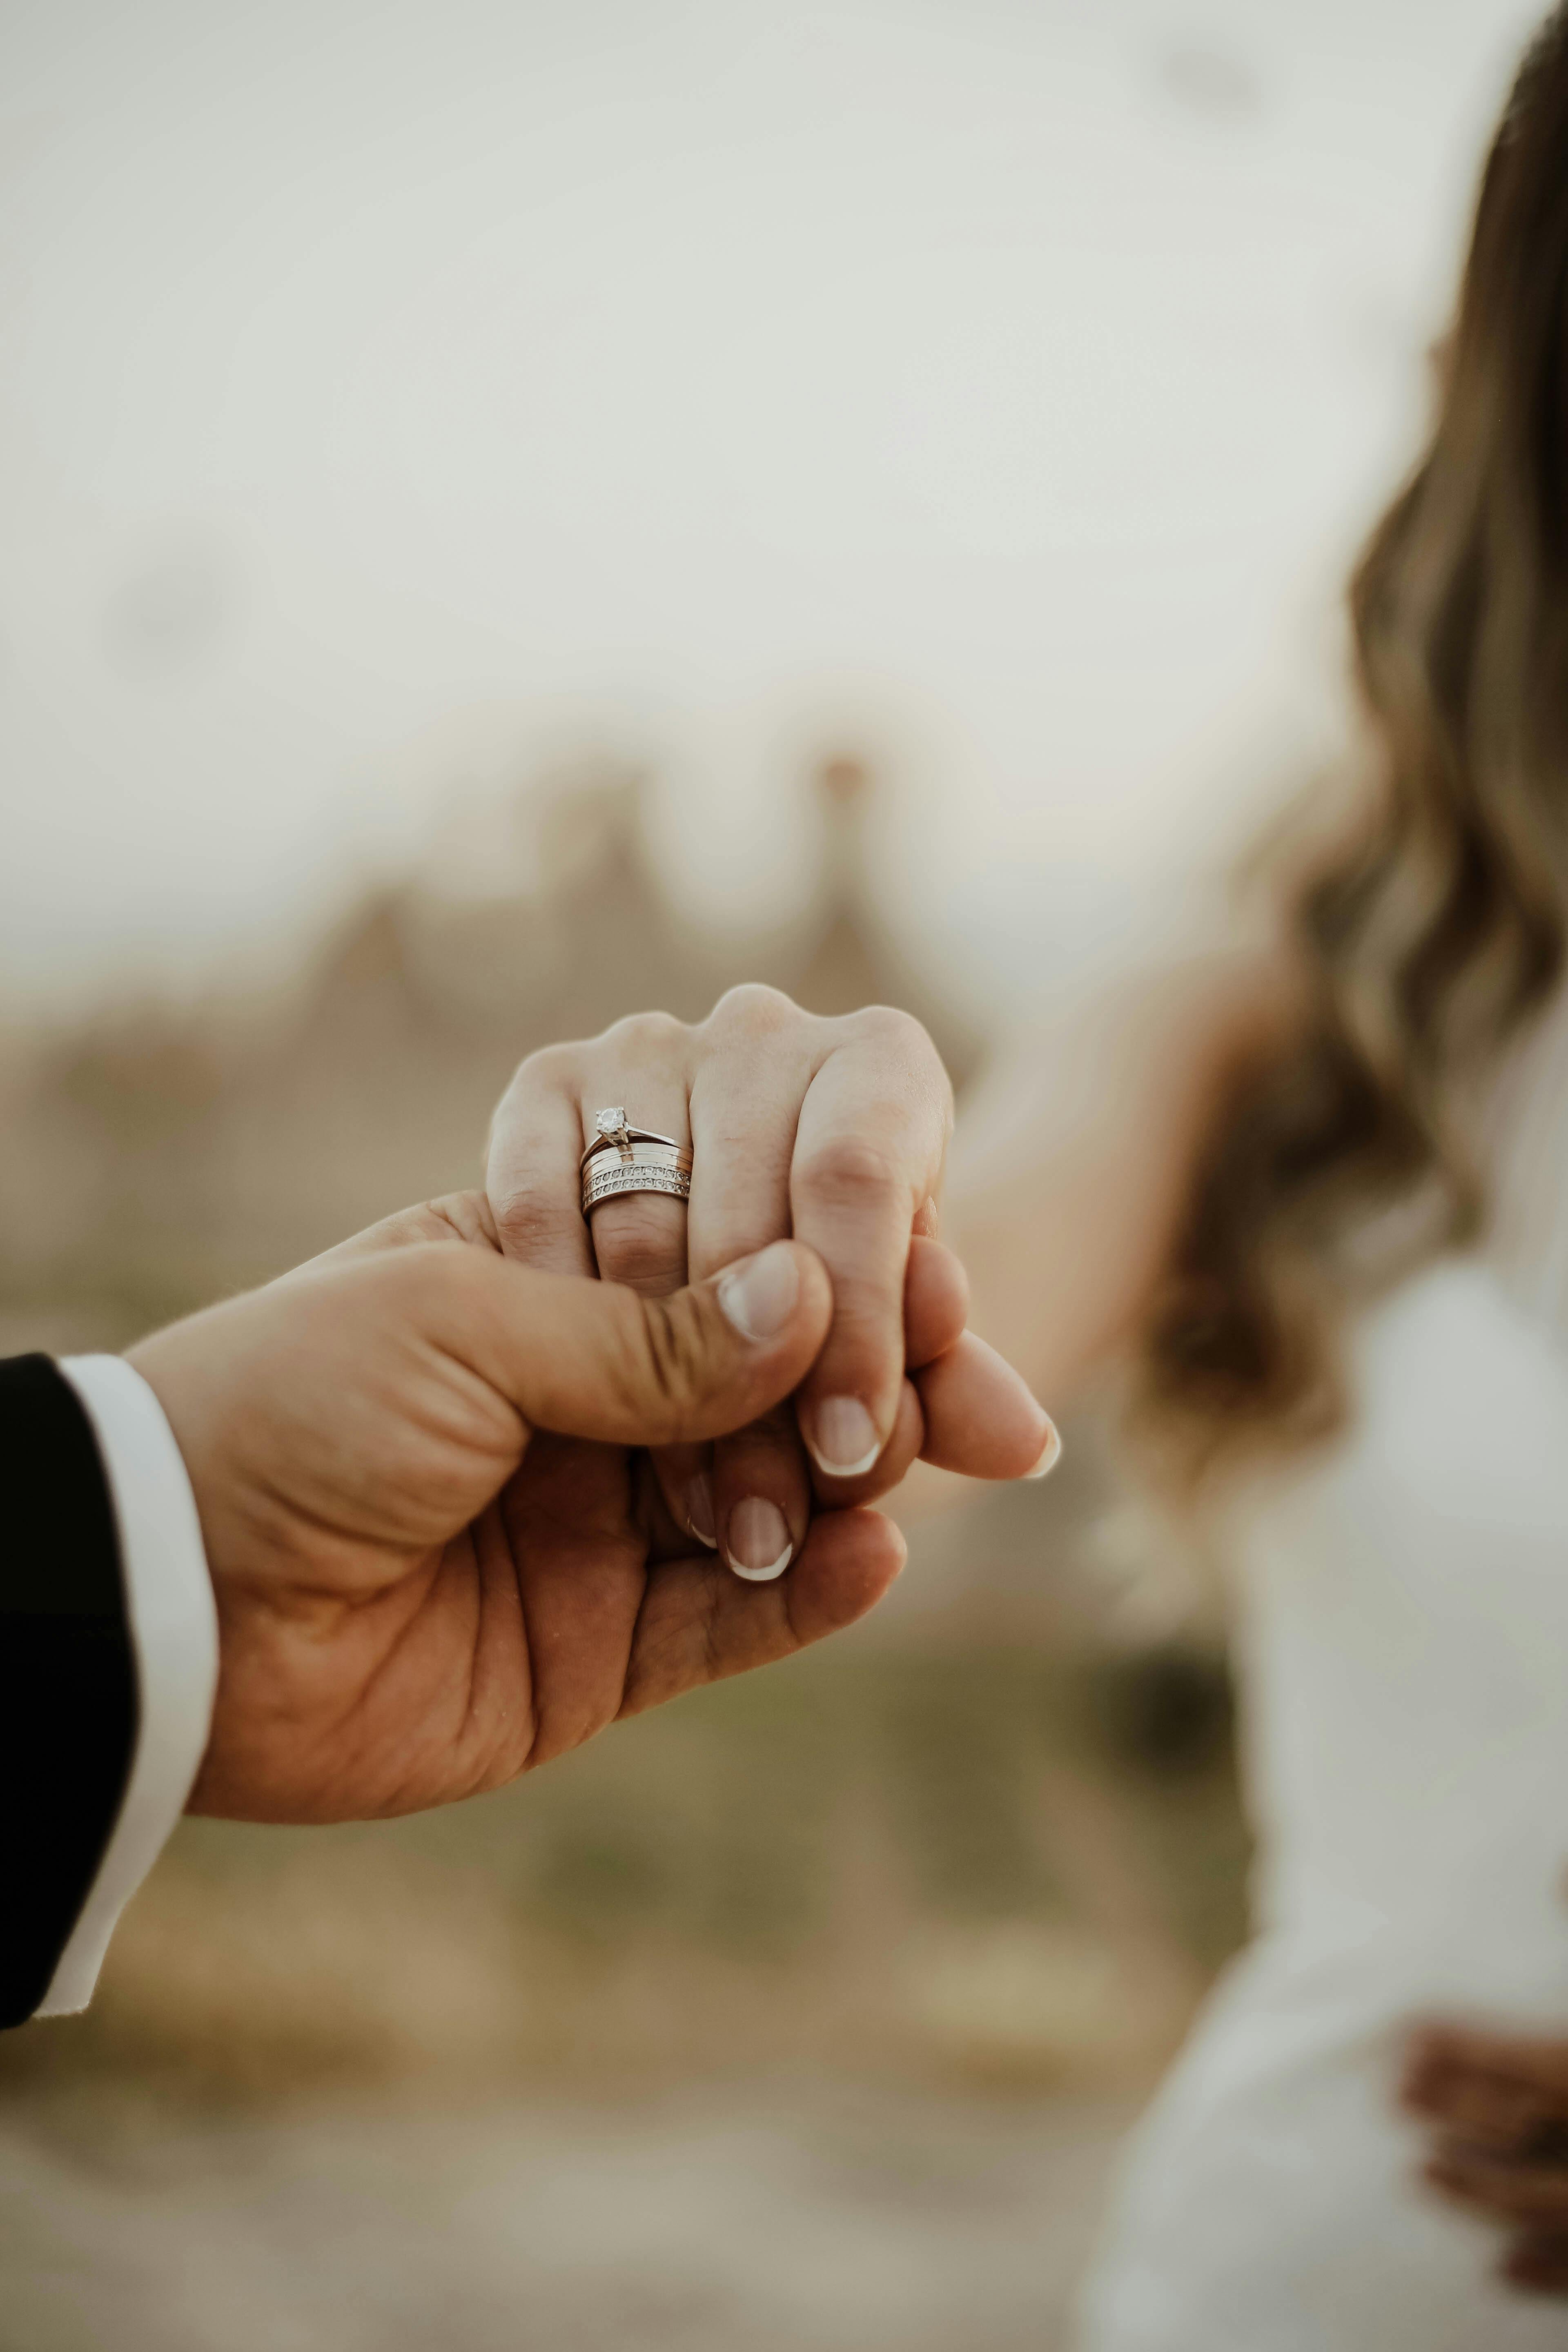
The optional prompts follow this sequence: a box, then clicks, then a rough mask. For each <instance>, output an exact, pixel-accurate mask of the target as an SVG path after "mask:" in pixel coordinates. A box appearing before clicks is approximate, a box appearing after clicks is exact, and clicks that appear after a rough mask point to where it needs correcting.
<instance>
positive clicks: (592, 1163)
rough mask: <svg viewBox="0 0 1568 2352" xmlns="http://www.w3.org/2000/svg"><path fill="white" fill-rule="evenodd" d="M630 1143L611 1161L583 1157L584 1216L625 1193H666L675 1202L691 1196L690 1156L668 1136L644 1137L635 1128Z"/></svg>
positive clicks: (604, 1157) (605, 1158)
mask: <svg viewBox="0 0 1568 2352" xmlns="http://www.w3.org/2000/svg"><path fill="white" fill-rule="evenodd" d="M633 1132H634V1134H635V1137H636V1140H635V1141H629V1142H628V1143H627V1144H626V1146H625V1149H624V1152H623V1151H617V1152H616V1155H615V1157H614V1158H613V1159H611V1158H609V1157H608V1156H602V1157H600V1158H598V1159H596V1160H589V1159H588V1158H587V1157H586V1155H585V1156H584V1169H583V1214H584V1216H585V1217H587V1216H591V1215H592V1214H593V1213H594V1211H595V1209H596V1208H598V1207H599V1205H600V1204H601V1202H605V1201H618V1200H620V1199H621V1197H622V1196H623V1195H624V1194H625V1193H627V1192H667V1193H668V1194H670V1195H671V1197H672V1198H673V1199H675V1200H678V1201H685V1200H689V1198H690V1196H691V1154H690V1152H689V1151H687V1150H683V1148H682V1147H681V1146H680V1145H679V1143H672V1142H671V1141H670V1140H669V1139H668V1136H662V1135H661V1136H647V1135H644V1134H643V1132H642V1131H641V1129H634V1131H633Z"/></svg>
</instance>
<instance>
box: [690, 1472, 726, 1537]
mask: <svg viewBox="0 0 1568 2352" xmlns="http://www.w3.org/2000/svg"><path fill="white" fill-rule="evenodd" d="M686 1524H687V1526H688V1527H689V1528H690V1530H691V1532H692V1534H693V1535H694V1536H695V1537H696V1538H697V1540H698V1542H699V1543H700V1544H706V1545H707V1547H708V1549H709V1550H710V1551H717V1550H718V1549H719V1538H718V1536H717V1535H716V1534H715V1533H714V1528H713V1482H712V1480H711V1479H710V1477H709V1475H708V1473H707V1472H706V1470H702V1471H699V1473H698V1475H697V1476H696V1477H695V1478H693V1480H692V1481H691V1484H690V1486H688V1488H687V1490H686Z"/></svg>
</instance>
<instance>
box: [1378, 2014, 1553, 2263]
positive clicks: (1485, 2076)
mask: <svg viewBox="0 0 1568 2352" xmlns="http://www.w3.org/2000/svg"><path fill="white" fill-rule="evenodd" d="M1400 2095H1401V2098H1402V2101H1403V2103H1404V2105H1405V2107H1406V2108H1407V2109H1408V2111H1409V2112H1410V2114H1412V2115H1413V2116H1417V2117H1418V2118H1419V2119H1420V2121H1421V2122H1422V2123H1423V2124H1425V2125H1426V2126H1429V2128H1430V2130H1431V2134H1432V2151H1431V2155H1430V2157H1429V2158H1428V2160H1427V2163H1426V2179H1427V2180H1428V2181H1430V2182H1431V2184H1432V2186H1433V2187H1434V2188H1435V2189H1440V2190H1441V2191H1442V2193H1443V2195H1444V2196H1446V2197H1447V2198H1450V2199H1452V2200H1453V2201H1454V2202H1455V2203H1456V2204H1458V2205H1461V2206H1464V2207H1465V2208H1466V2209H1467V2210H1468V2211H1470V2212H1472V2213H1478V2214H1479V2215H1480V2216H1481V2218H1482V2219H1483V2220H1485V2221H1495V2222H1497V2223H1499V2224H1500V2227H1501V2228H1503V2229H1504V2230H1506V2231H1507V2232H1508V2242H1507V2244H1506V2247H1505V2249H1504V2252H1503V2255H1502V2260H1501V2263H1500V2269H1501V2272H1502V2275H1503V2276H1504V2277H1505V2278H1506V2279H1508V2280H1509V2281H1510V2284H1512V2285H1514V2286H1518V2287H1522V2288H1525V2289H1527V2290H1529V2291H1530V2292H1531V2293H1533V2294H1551V2295H1564V2296H1568V2036H1552V2035H1546V2034H1529V2033H1499V2032H1491V2031H1489V2030H1486V2029H1483V2028H1480V2027H1476V2026H1467V2025H1427V2026H1423V2027H1421V2028H1420V2030H1419V2031H1418V2032H1415V2033H1414V2034H1413V2035H1412V2036H1411V2040H1410V2043H1409V2046H1408V2049H1407V2051H1406V2053H1405V2074H1404V2079H1403V2082H1402V2084H1401V2091H1400Z"/></svg>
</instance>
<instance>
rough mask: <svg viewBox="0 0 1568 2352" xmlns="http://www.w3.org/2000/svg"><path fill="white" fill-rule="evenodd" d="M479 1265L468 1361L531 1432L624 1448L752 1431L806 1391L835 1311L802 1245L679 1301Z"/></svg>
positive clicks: (812, 1255) (461, 1343)
mask: <svg viewBox="0 0 1568 2352" xmlns="http://www.w3.org/2000/svg"><path fill="white" fill-rule="evenodd" d="M442 1255H443V1257H445V1256H446V1255H447V1254H446V1253H445V1252H442ZM468 1263H469V1265H470V1268H471V1269H473V1270H474V1271H475V1272H476V1273H477V1274H478V1275H479V1277H480V1278H479V1281H478V1282H477V1283H476V1284H475V1290H474V1291H473V1292H470V1294H469V1300H468V1312H467V1314H466V1315H465V1318H464V1321H465V1325H466V1328H465V1330H464V1332H463V1334H462V1336H461V1338H460V1339H458V1341H457V1348H456V1351H457V1352H460V1353H461V1354H463V1355H464V1356H465V1357H466V1358H467V1360H468V1362H469V1363H470V1364H471V1365H472V1366H473V1369H474V1370H476V1371H478V1372H479V1373H481V1374H482V1375H483V1377H484V1378H485V1379H486V1380H488V1381H489V1382H490V1384H491V1385H492V1386H493V1387H494V1388H496V1389H498V1390H499V1391H500V1393H501V1394H502V1395H503V1396H505V1397H506V1398H508V1399H509V1401H510V1402H511V1403H512V1404H513V1405H515V1406H516V1408H517V1410H518V1412H520V1413H521V1415H522V1417H523V1419H524V1420H525V1421H526V1422H528V1423H531V1426H532V1427H533V1428H535V1429H549V1430H553V1431H555V1432H556V1433H558V1434H559V1435H561V1436H563V1437H589V1438H596V1439H599V1440H601V1441H602V1442H604V1443H605V1444H612V1445H673V1444H693V1443H698V1442H700V1441H701V1440H703V1439H705V1438H710V1437H721V1436H724V1435H726V1434H727V1433H729V1432H730V1431H731V1430H734V1429H743V1428H744V1427H745V1425H746V1424H747V1423H748V1422H752V1421H755V1420H756V1419H757V1417H758V1415H759V1414H760V1413H763V1412H766V1411H767V1410H768V1408H769V1407H770V1406H772V1405H774V1404H776V1403H778V1402H779V1400H780V1399H781V1398H782V1397H785V1396H787V1395H788V1394H789V1393H790V1391H791V1390H792V1389H795V1388H796V1387H798V1386H799V1384H800V1382H801V1381H802V1380H804V1378H805V1374H806V1373H807V1371H808V1370H810V1369H811V1366H812V1363H813V1362H814V1361H815V1360H816V1355H817V1352H818V1350H819V1349H820V1348H821V1346H822V1343H823V1340H824V1339H826V1336H827V1327H828V1324H829V1321H830V1320H831V1318H832V1313H833V1293H832V1287H831V1285H830V1284H829V1282H828V1278H827V1271H826V1267H825V1266H824V1265H823V1263H822V1260H821V1259H820V1258H819V1257H818V1256H817V1255H816V1252H815V1251H814V1250H810V1249H807V1248H806V1247H805V1244H803V1243H800V1242H774V1243H773V1244H771V1246H770V1247H769V1248H767V1249H765V1250H761V1251H759V1252H758V1253H757V1255H755V1256H754V1257H749V1258H741V1259H739V1260H737V1262H736V1263H735V1264H734V1265H731V1266H728V1267H726V1268H725V1270H724V1272H723V1273H722V1274H720V1275H718V1276H715V1277H714V1279H713V1280H712V1281H710V1282H705V1283H701V1284H700V1285H698V1286H696V1287H694V1288H692V1289H689V1290H682V1291H678V1292H677V1293H676V1295H675V1296H674V1297H671V1298H644V1297H641V1296H640V1295H639V1294H638V1293H637V1291H635V1290H629V1289H627V1288H626V1286H624V1285H622V1284H620V1283H611V1282H596V1281H592V1280H589V1279H587V1278H586V1277H584V1276H581V1275H559V1274H546V1273H544V1272H542V1271H541V1270H539V1269H537V1268H534V1267H530V1266H523V1265H517V1264H515V1263H514V1262H513V1261H512V1260H511V1259H510V1258H501V1257H495V1256H491V1255H489V1254H488V1253H480V1252H478V1251H476V1252H474V1253H473V1254H472V1255H471V1257H470V1259H469V1261H468ZM467 1287H468V1286H467V1285H465V1288H467ZM476 1294H477V1295H476ZM476 1307H478V1309H479V1311H478V1312H475V1308H476Z"/></svg>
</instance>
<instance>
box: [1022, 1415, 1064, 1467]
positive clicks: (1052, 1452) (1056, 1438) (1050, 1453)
mask: <svg viewBox="0 0 1568 2352" xmlns="http://www.w3.org/2000/svg"><path fill="white" fill-rule="evenodd" d="M1049 1429H1050V1435H1049V1436H1048V1437H1047V1440H1046V1443H1045V1445H1044V1448H1043V1449H1042V1451H1041V1454H1040V1458H1039V1460H1038V1461H1037V1463H1036V1465H1035V1466H1034V1468H1033V1469H1032V1470H1026V1471H1025V1473H1024V1475H1025V1477H1026V1478H1048V1477H1049V1476H1050V1475H1051V1472H1052V1471H1053V1470H1054V1469H1055V1468H1056V1466H1057V1464H1058V1462H1059V1461H1060V1460H1061V1458H1062V1433H1061V1432H1060V1430H1059V1429H1058V1427H1057V1425H1056V1423H1055V1422H1054V1421H1053V1422H1051V1423H1049Z"/></svg>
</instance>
